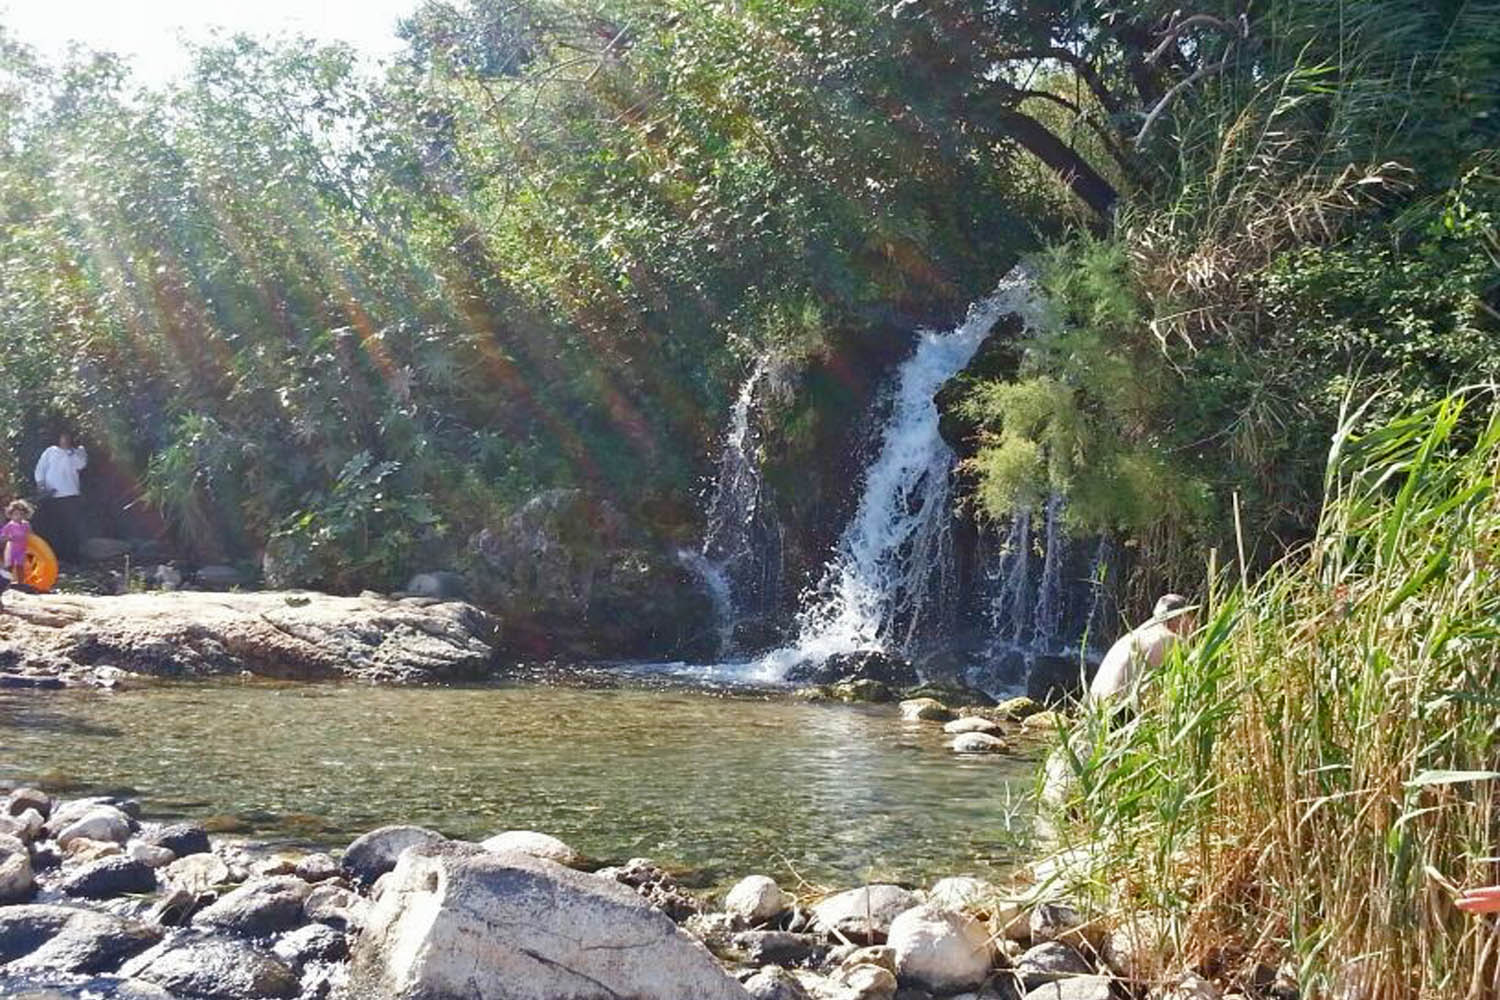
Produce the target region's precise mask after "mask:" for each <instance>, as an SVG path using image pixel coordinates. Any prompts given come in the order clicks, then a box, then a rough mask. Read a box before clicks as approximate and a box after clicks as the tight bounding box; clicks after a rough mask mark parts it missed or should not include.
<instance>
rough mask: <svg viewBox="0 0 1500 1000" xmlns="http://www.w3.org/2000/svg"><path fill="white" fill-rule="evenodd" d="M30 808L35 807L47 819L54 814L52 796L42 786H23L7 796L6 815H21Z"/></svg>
mask: <svg viewBox="0 0 1500 1000" xmlns="http://www.w3.org/2000/svg"><path fill="white" fill-rule="evenodd" d="M28 809H35V810H36V811H37V812H38V813H40V814H41V816H42V818H43V819H46V818H47V817H48V816H51V815H52V796H50V795H48V794H47V793H46V792H44V791H42V790H41V789H40V788H30V787H21V788H15V789H12V790H11V793H10V794H9V795H7V796H6V797H5V813H6V815H8V816H19V815H21V814H22V813H24V812H25V811H26V810H28Z"/></svg>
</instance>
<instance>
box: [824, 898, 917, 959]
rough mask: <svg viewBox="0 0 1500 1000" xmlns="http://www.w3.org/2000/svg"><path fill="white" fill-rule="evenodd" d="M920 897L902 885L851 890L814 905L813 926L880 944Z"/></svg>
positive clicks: (869, 942)
mask: <svg viewBox="0 0 1500 1000" xmlns="http://www.w3.org/2000/svg"><path fill="white" fill-rule="evenodd" d="M919 902H920V900H918V899H917V897H916V896H915V895H913V894H912V893H910V892H908V891H906V890H905V889H903V888H901V887H900V886H899V885H885V884H875V885H867V886H864V887H862V888H859V889H849V890H847V891H845V892H840V893H835V894H834V895H832V896H829V897H827V898H826V899H822V900H819V901H818V903H817V904H816V905H814V906H813V908H812V912H813V920H814V926H815V928H816V929H817V930H819V931H822V932H823V933H825V934H834V933H835V932H836V933H838V934H842V935H843V936H844V937H846V938H848V939H849V940H850V941H854V942H856V943H860V944H879V943H881V942H883V941H884V940H885V938H886V935H887V934H888V933H889V932H890V929H891V921H892V920H895V919H896V917H897V916H898V915H899V914H900V913H902V912H903V911H905V910H909V909H911V908H912V907H913V906H916V905H917V904H918V903H919Z"/></svg>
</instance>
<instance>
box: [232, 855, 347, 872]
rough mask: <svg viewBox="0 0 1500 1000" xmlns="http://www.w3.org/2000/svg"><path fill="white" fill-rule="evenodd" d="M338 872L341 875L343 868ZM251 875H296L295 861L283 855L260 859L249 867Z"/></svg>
mask: <svg viewBox="0 0 1500 1000" xmlns="http://www.w3.org/2000/svg"><path fill="white" fill-rule="evenodd" d="M339 871H340V872H341V873H342V872H343V868H342V867H341V868H340V869H339ZM250 873H251V874H252V875H265V876H272V875H295V874H297V859H296V858H294V857H290V856H288V855H285V854H277V855H274V856H272V857H269V858H262V859H260V860H259V861H256V862H254V863H253V864H251V865H250Z"/></svg>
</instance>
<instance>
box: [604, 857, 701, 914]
mask: <svg viewBox="0 0 1500 1000" xmlns="http://www.w3.org/2000/svg"><path fill="white" fill-rule="evenodd" d="M595 874H597V875H599V876H601V877H603V878H607V879H613V880H614V881H616V882H619V883H620V884H622V885H628V886H630V887H631V888H632V889H634V890H635V891H636V893H638V894H639V895H640V896H641V897H643V898H644V899H645V900H646V902H648V903H650V904H651V905H652V906H654V907H656V908H657V909H658V910H661V911H662V912H663V913H665V914H666V915H667V916H669V917H671V918H672V919H673V920H674V921H676V922H678V923H681V922H682V921H684V920H686V919H687V918H688V917H690V916H692V915H693V914H695V913H698V912H700V911H701V910H702V904H700V903H699V902H698V901H697V900H696V899H694V898H693V897H692V896H689V895H687V894H686V893H684V892H683V891H682V889H681V887H680V886H678V884H677V880H676V879H674V878H673V877H672V876H671V874H669V873H668V872H667V871H666V870H665V869H663V868H662V867H661V866H659V865H657V864H655V863H654V862H652V861H651V860H649V859H647V858H631V859H630V860H629V861H627V862H625V864H624V865H622V866H620V867H616V868H601V869H599V871H598V872H596V873H595Z"/></svg>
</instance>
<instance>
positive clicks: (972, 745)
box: [950, 733, 1010, 754]
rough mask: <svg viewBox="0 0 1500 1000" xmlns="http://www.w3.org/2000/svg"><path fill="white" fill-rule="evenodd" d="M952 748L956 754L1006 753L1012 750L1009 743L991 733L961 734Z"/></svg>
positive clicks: (954, 738) (952, 744)
mask: <svg viewBox="0 0 1500 1000" xmlns="http://www.w3.org/2000/svg"><path fill="white" fill-rule="evenodd" d="M950 746H952V748H953V752H954V753H965V754H983V753H1004V752H1005V751H1007V750H1009V749H1010V744H1009V743H1007V742H1005V740H1003V739H1001V738H1000V737H998V736H991V735H990V734H989V733H959V734H958V735H957V736H955V737H953V742H952V743H951V744H950Z"/></svg>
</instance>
